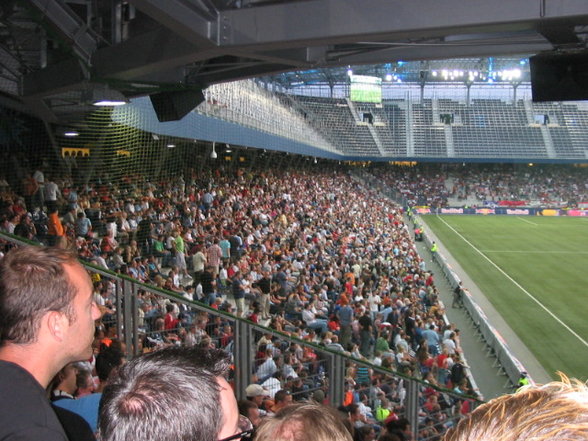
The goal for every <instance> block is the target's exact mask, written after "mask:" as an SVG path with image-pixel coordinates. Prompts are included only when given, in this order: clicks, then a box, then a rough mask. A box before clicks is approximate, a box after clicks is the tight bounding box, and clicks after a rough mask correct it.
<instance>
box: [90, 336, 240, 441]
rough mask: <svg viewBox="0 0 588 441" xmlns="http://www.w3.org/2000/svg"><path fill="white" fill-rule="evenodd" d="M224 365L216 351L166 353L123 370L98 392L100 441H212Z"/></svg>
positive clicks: (221, 354) (147, 357)
mask: <svg viewBox="0 0 588 441" xmlns="http://www.w3.org/2000/svg"><path fill="white" fill-rule="evenodd" d="M228 365H229V360H228V356H227V354H226V353H225V352H224V351H222V350H219V349H202V348H198V347H193V348H186V347H169V348H165V349H161V350H159V351H156V352H151V353H149V354H145V355H142V356H139V357H137V358H135V359H133V360H131V361H130V362H128V363H126V364H125V365H123V366H122V367H121V368H120V369H119V370H118V375H116V376H114V378H111V379H110V381H109V383H108V385H107V386H106V388H105V389H104V392H103V397H102V404H101V409H100V418H99V420H100V433H101V437H102V440H103V441H123V440H125V441H131V440H139V439H140V440H144V441H147V440H158V441H168V440H169V441H172V440H173V441H177V440H181V439H193V440H201V441H216V440H217V435H218V433H219V430H220V428H221V427H222V424H223V421H222V420H223V412H222V408H221V405H220V386H219V384H218V382H217V377H221V376H223V375H224V374H225V373H226V371H227V369H228Z"/></svg>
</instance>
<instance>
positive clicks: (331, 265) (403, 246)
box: [0, 170, 472, 439]
mask: <svg viewBox="0 0 588 441" xmlns="http://www.w3.org/2000/svg"><path fill="white" fill-rule="evenodd" d="M398 173H400V172H398ZM43 175H44V173H43V172H42V171H41V170H37V171H35V173H34V174H31V175H30V176H29V177H27V179H28V180H29V183H30V185H31V187H32V188H31V189H30V191H29V192H28V194H23V192H22V191H19V192H18V193H16V192H14V191H12V190H11V188H10V187H9V186H8V185H2V193H1V194H2V198H1V199H2V204H1V206H0V216H1V217H2V219H3V221H2V224H1V225H0V229H1V230H2V231H5V232H8V233H13V234H16V235H19V236H22V237H25V238H27V239H30V240H37V241H40V242H43V243H46V244H50V245H55V246H62V247H75V249H76V250H77V252H78V254H79V256H80V257H81V258H82V259H85V260H87V261H89V262H91V263H94V264H95V265H97V266H100V267H103V268H105V269H109V270H112V271H115V272H117V273H120V274H124V275H126V276H129V277H132V278H134V279H136V280H139V281H141V282H146V283H149V284H152V285H155V286H157V287H160V288H163V289H166V290H169V291H172V292H175V293H177V294H178V295H181V296H183V297H184V298H186V299H189V300H194V301H198V302H202V303H205V304H207V305H209V306H210V307H212V308H215V309H221V310H224V311H226V312H230V313H232V314H235V315H236V316H239V317H243V318H247V319H249V320H251V321H252V322H255V323H259V324H263V325H267V326H269V328H270V329H273V330H276V331H280V332H283V333H286V334H289V335H291V336H294V337H297V338H299V339H302V340H305V341H308V342H312V343H315V344H319V345H322V346H324V347H326V348H328V349H330V350H333V351H340V352H344V353H346V354H349V355H351V356H353V357H355V358H357V359H359V360H362V361H368V362H370V363H373V364H374V365H375V366H381V367H382V368H386V369H390V370H392V371H397V372H399V373H402V374H404V375H407V376H412V377H418V378H421V379H423V380H424V381H425V382H427V383H430V384H431V385H434V386H439V387H441V388H449V389H453V390H454V391H455V392H460V393H470V394H471V393H472V391H471V390H469V388H468V383H467V379H466V378H465V375H464V373H463V365H462V364H461V363H460V355H461V354H460V353H461V348H460V344H459V331H458V330H456V329H454V327H453V326H452V325H450V324H447V323H446V322H445V321H444V305H443V303H442V302H441V301H440V300H439V293H438V291H437V288H436V286H435V282H434V275H433V274H432V272H431V271H429V270H428V269H427V265H426V261H425V260H424V259H423V258H421V257H420V256H419V255H418V254H417V251H416V247H415V245H414V242H413V240H412V238H411V235H410V229H409V228H408V226H407V225H406V224H405V221H404V217H403V212H402V209H401V207H400V206H398V205H397V204H395V203H393V202H392V201H390V200H388V199H386V198H384V197H382V196H380V195H379V193H377V192H376V191H374V190H373V189H370V188H369V187H367V186H365V185H363V184H362V183H361V182H360V181H358V180H356V179H354V178H353V177H352V176H351V175H350V174H348V173H346V172H344V171H337V170H327V171H320V172H316V171H315V172H308V171H279V172H278V171H276V172H271V171H268V170H264V171H251V170H249V171H238V172H236V173H234V172H231V173H228V172H223V171H221V170H218V171H216V172H214V173H210V174H209V175H207V176H196V175H190V176H187V177H186V178H184V177H177V178H173V179H167V180H160V181H157V182H149V181H146V180H145V179H144V178H143V177H142V176H129V177H127V178H126V179H124V180H123V181H121V182H120V183H107V182H105V181H104V182H100V183H94V184H87V185H84V186H76V185H74V184H73V182H71V180H70V179H67V178H65V179H55V180H53V179H50V177H48V176H43ZM412 178H414V176H413V177H408V178H406V179H405V181H403V182H405V184H402V185H401V184H400V179H399V188H401V189H413V190H414V189H418V188H423V186H424V187H426V188H427V189H429V190H428V191H430V192H431V194H434V193H435V191H436V190H435V189H436V188H440V186H441V182H442V180H443V179H442V177H441V176H436V177H434V178H433V179H432V180H428V179H427V178H426V177H425V175H423V176H422V177H416V178H415V184H414V185H412V184H410V183H409V181H410V179H412ZM33 180H34V181H35V183H36V185H35V184H33V183H32V181H33ZM427 182H428V183H427ZM23 188H25V186H24V183H23ZM21 190H22V189H21ZM33 190H34V191H33ZM113 291H114V290H113V283H112V282H111V281H109V280H108V278H102V279H101V280H98V278H96V279H95V283H94V298H95V300H96V302H97V303H98V305H99V306H100V308H101V309H102V311H103V318H102V326H101V327H100V329H99V331H98V332H97V336H96V337H97V339H96V347H97V348H99V347H100V345H101V344H104V343H105V342H106V343H109V342H111V341H116V338H117V335H116V327H115V326H114V320H115V317H116V314H115V301H114V292H113ZM138 304H139V320H140V331H141V332H142V334H143V336H144V337H143V339H142V345H143V350H144V351H150V350H153V349H154V348H158V347H162V346H166V345H173V344H184V345H199V346H203V347H206V346H216V347H222V348H229V347H230V346H231V345H232V344H233V337H234V335H233V332H234V330H233V329H232V322H231V321H229V320H227V319H225V318H224V317H222V316H218V315H214V314H211V313H206V312H202V311H196V310H194V309H191V308H189V307H186V306H185V305H183V304H180V303H179V302H173V301H170V300H164V299H163V298H162V297H160V296H157V295H155V294H152V293H151V292H147V291H140V292H139V295H138ZM255 364H256V371H255V372H253V373H252V384H253V385H258V386H260V387H261V388H262V389H263V390H264V391H265V392H264V396H265V395H267V397H266V398H267V400H265V401H262V402H261V403H259V404H260V405H261V407H262V410H265V411H271V408H272V407H273V406H275V405H276V401H280V400H276V395H277V396H278V398H280V391H285V392H284V393H286V394H287V395H290V394H291V395H292V396H293V397H294V399H295V400H301V399H306V398H309V397H311V396H315V395H316V394H317V393H318V396H319V398H320V396H321V395H320V393H321V392H322V393H323V394H324V392H325V390H326V380H325V372H324V366H323V365H322V363H321V362H320V360H318V358H317V354H316V352H315V351H313V350H312V348H310V347H306V346H302V345H299V344H296V343H289V342H287V341H285V340H283V339H280V338H278V337H275V336H272V335H271V334H268V335H263V336H262V335H260V336H259V339H258V342H257V355H256V363H255ZM346 384H347V388H348V390H347V391H346V395H345V397H346V398H345V403H344V405H345V406H347V407H346V408H347V409H348V413H349V415H355V418H356V419H355V420H353V421H352V423H353V425H355V426H356V427H357V428H358V429H359V428H360V427H362V426H367V427H375V428H376V430H379V427H380V426H382V425H383V424H385V423H386V422H390V421H396V420H397V419H399V418H400V417H401V416H402V414H403V412H404V408H403V405H404V400H405V394H406V391H405V388H404V384H403V381H402V380H399V381H397V382H396V383H390V382H388V381H384V377H383V376H381V375H380V374H378V373H375V372H374V371H373V370H371V369H368V368H366V367H365V365H363V364H350V365H349V367H348V369H347V372H346ZM266 392H267V393H266ZM282 395H283V393H282ZM468 403H469V402H468V401H467V400H465V401H463V402H462V401H459V402H455V401H454V400H453V399H451V398H449V397H448V396H447V395H445V394H443V393H441V392H439V391H438V390H436V389H434V388H428V389H427V390H426V392H425V393H423V396H422V412H421V415H420V417H421V420H422V423H423V426H426V428H425V429H423V431H424V432H426V433H423V434H422V435H423V437H424V436H425V435H426V434H428V435H430V439H434V438H435V436H436V435H435V434H439V433H441V432H442V431H443V430H444V429H445V428H446V427H447V426H448V425H450V424H451V422H450V421H449V420H447V418H448V415H449V414H451V413H455V412H457V413H460V412H467V405H468ZM464 409H465V410H464ZM358 433H360V432H359V431H358ZM358 436H359V435H358ZM358 439H363V438H358Z"/></svg>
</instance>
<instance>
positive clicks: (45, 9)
mask: <svg viewBox="0 0 588 441" xmlns="http://www.w3.org/2000/svg"><path fill="white" fill-rule="evenodd" d="M30 3H32V4H33V5H34V6H35V7H36V8H37V9H38V10H39V12H40V13H41V14H43V16H44V17H46V18H47V20H49V21H50V22H51V24H52V25H53V26H54V27H55V29H56V30H57V31H58V32H59V33H60V34H62V35H63V36H64V37H65V38H66V39H67V40H68V41H70V42H71V44H72V48H73V50H74V52H75V53H76V54H77V55H78V56H79V57H80V58H82V59H83V60H85V61H88V60H90V57H91V56H92V54H93V53H94V51H95V50H96V47H97V41H96V39H95V38H94V36H93V35H92V34H91V31H90V30H89V29H88V27H87V26H86V24H85V23H84V22H83V21H82V20H81V19H80V18H79V17H78V15H76V13H75V12H73V11H72V10H71V8H70V7H69V6H67V5H66V4H65V2H63V1H62V0H30Z"/></svg>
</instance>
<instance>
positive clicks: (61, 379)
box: [50, 363, 78, 395]
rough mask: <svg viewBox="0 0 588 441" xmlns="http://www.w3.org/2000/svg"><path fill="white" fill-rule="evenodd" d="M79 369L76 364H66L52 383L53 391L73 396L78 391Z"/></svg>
mask: <svg viewBox="0 0 588 441" xmlns="http://www.w3.org/2000/svg"><path fill="white" fill-rule="evenodd" d="M77 374H78V369H77V367H76V365H75V364H74V363H68V364H66V365H65V366H64V367H63V368H61V370H60V371H59V372H57V374H56V375H55V377H54V378H53V380H52V381H51V387H50V389H51V390H60V391H63V392H66V393H68V394H70V395H73V394H74V393H75V391H76V389H77V387H78V386H77Z"/></svg>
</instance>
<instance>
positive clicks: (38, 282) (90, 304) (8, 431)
mask: <svg viewBox="0 0 588 441" xmlns="http://www.w3.org/2000/svg"><path fill="white" fill-rule="evenodd" d="M0 317H2V320H0V397H2V398H3V400H0V439H2V440H13V439H18V440H41V439H42V440H66V439H67V437H66V434H65V432H64V429H63V427H62V426H61V424H60V423H59V421H58V419H57V417H56V415H55V413H54V411H53V410H52V408H51V406H50V404H49V401H48V399H47V396H46V394H45V388H46V387H47V386H48V385H49V382H50V381H51V379H52V378H53V377H54V376H55V375H56V374H57V373H58V372H59V371H60V370H61V368H63V367H64V366H65V365H66V364H68V363H71V362H73V361H80V360H87V359H88V358H89V357H90V356H91V355H92V341H93V339H94V329H95V327H94V321H95V320H97V319H98V318H99V317H100V311H99V309H98V307H97V305H96V303H94V299H93V296H92V282H91V280H90V277H89V276H88V273H87V272H86V270H85V269H84V267H82V266H81V265H80V264H79V262H78V261H77V259H76V256H75V255H74V254H72V253H71V252H69V251H66V250H62V249H57V248H46V247H29V246H27V247H21V248H15V249H13V250H11V251H10V252H9V253H8V254H7V255H6V256H5V257H4V258H3V259H2V261H1V262H0Z"/></svg>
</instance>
